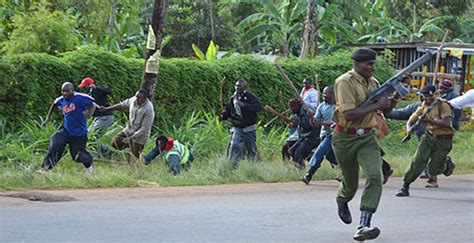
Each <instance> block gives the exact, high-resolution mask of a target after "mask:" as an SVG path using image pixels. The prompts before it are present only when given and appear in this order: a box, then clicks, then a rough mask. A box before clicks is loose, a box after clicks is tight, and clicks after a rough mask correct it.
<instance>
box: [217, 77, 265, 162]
mask: <svg viewBox="0 0 474 243" xmlns="http://www.w3.org/2000/svg"><path fill="white" fill-rule="evenodd" d="M261 109H262V105H261V104H260V102H259V101H258V99H257V98H256V97H255V96H254V95H253V94H252V93H250V92H249V91H248V90H247V81H245V80H243V79H240V80H238V81H237V82H235V93H234V95H233V96H232V97H231V98H230V99H229V103H228V104H227V105H226V107H225V110H224V111H223V112H222V113H221V115H220V116H219V120H227V119H229V118H230V119H231V122H232V126H233V128H232V130H231V131H232V138H231V142H230V161H229V163H230V166H231V167H232V168H234V169H236V168H238V167H239V162H240V159H241V157H242V155H243V154H244V151H245V152H246V154H247V156H248V158H249V159H250V160H255V159H256V158H257V157H258V151H257V145H256V141H257V134H256V131H257V118H258V112H259V111H260V110H261Z"/></svg>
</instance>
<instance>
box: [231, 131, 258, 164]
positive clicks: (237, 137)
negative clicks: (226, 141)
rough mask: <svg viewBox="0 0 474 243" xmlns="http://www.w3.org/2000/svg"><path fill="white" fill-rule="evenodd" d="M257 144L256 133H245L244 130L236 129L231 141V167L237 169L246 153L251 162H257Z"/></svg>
mask: <svg viewBox="0 0 474 243" xmlns="http://www.w3.org/2000/svg"><path fill="white" fill-rule="evenodd" d="M256 142H257V133H256V131H248V132H244V131H243V129H242V128H239V127H234V128H233V132H232V138H231V141H230V161H229V164H230V166H231V167H232V168H234V169H237V168H238V167H239V162H240V159H241V158H242V156H243V155H244V152H246V155H247V158H248V159H249V160H256V159H257V153H258V152H257V145H256Z"/></svg>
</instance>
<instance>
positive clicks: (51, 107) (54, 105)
mask: <svg viewBox="0 0 474 243" xmlns="http://www.w3.org/2000/svg"><path fill="white" fill-rule="evenodd" d="M54 107H56V104H55V103H54V102H53V103H51V106H50V107H49V111H48V114H47V115H46V118H45V119H44V121H43V123H41V126H42V127H43V126H45V125H46V124H47V123H48V122H49V121H50V120H51V114H52V113H53V109H54Z"/></svg>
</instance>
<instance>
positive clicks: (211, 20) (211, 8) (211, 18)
mask: <svg viewBox="0 0 474 243" xmlns="http://www.w3.org/2000/svg"><path fill="white" fill-rule="evenodd" d="M206 5H207V8H208V11H209V24H210V26H211V40H213V41H216V36H215V31H214V6H213V3H212V0H207V4H206Z"/></svg>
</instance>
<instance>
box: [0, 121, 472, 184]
mask: <svg viewBox="0 0 474 243" xmlns="http://www.w3.org/2000/svg"><path fill="white" fill-rule="evenodd" d="M186 117H187V118H186V120H185V121H184V122H183V123H182V124H179V125H174V126H173V125H167V126H165V128H154V131H156V132H155V135H154V136H153V138H154V137H156V136H157V135H158V134H166V135H170V136H173V137H174V138H176V139H178V140H179V141H181V142H184V143H186V144H188V145H189V146H190V147H191V148H192V150H193V152H194V154H195V157H196V160H195V161H194V163H193V166H192V168H191V169H190V170H189V171H187V172H182V173H181V174H180V175H178V176H171V175H170V174H169V173H168V169H167V167H166V165H165V164H164V161H163V160H161V159H155V161H154V162H153V163H152V164H151V165H149V166H146V167H145V166H135V167H130V166H129V165H128V164H127V162H126V152H124V151H114V155H113V157H112V159H97V160H96V161H95V164H94V167H95V171H94V173H93V174H87V173H86V172H85V171H84V168H83V166H82V164H78V163H75V162H73V161H72V160H71V158H70V156H69V154H68V153H66V154H65V156H64V157H63V158H62V159H61V161H60V162H59V164H58V165H57V166H56V167H55V168H54V169H53V170H52V171H50V172H49V173H47V174H46V175H40V174H37V173H35V171H36V170H37V169H38V168H39V166H40V165H41V162H42V160H43V157H44V156H45V155H46V153H47V148H48V144H49V137H50V136H51V135H52V134H53V133H54V132H55V131H56V129H57V127H58V126H59V124H49V125H48V126H46V127H44V128H40V127H39V126H38V122H34V121H33V122H28V123H24V124H23V128H22V129H20V130H17V131H14V132H8V131H6V130H5V126H4V125H2V124H0V190H1V191H6V190H21V189H29V188H98V187H103V188H104V187H135V186H139V181H150V182H156V183H158V184H160V185H162V186H184V185H211V184H231V183H255V182H286V181H297V180H299V178H300V177H301V176H302V175H303V174H304V171H296V170H295V169H293V167H292V166H291V165H290V164H288V163H285V162H283V161H282V160H281V153H280V149H281V145H282V144H283V143H284V141H285V139H286V137H287V133H286V129H283V128H271V129H267V130H264V129H263V128H262V127H259V129H258V130H257V141H258V142H257V147H258V149H259V151H260V153H261V157H262V161H260V162H258V163H253V162H249V161H242V163H241V167H240V168H239V169H238V170H230V169H229V168H228V166H227V159H226V156H225V153H226V148H227V144H228V141H229V132H228V129H229V124H228V123H224V124H223V123H220V122H219V121H218V120H217V118H216V117H215V116H214V115H209V114H205V113H195V114H190V115H189V116H186ZM389 125H390V127H391V129H392V132H391V134H389V135H388V136H387V137H386V138H385V139H384V140H383V141H382V143H381V146H382V147H383V149H384V150H385V152H386V155H385V158H386V160H387V161H389V162H390V164H391V165H392V167H393V168H394V170H395V175H396V176H401V175H402V173H403V171H404V170H405V169H406V168H407V167H408V165H409V163H410V161H411V157H412V155H413V154H414V152H415V150H416V147H417V141H416V139H412V140H411V141H409V142H408V143H407V144H402V143H401V142H400V141H401V138H402V137H403V135H404V133H403V130H402V129H403V127H404V123H403V122H396V121H390V123H389ZM121 129H122V127H120V126H119V125H118V124H114V126H113V127H112V128H111V129H109V131H108V132H107V133H106V134H105V135H104V136H103V137H102V138H101V141H100V142H102V143H106V144H108V143H109V142H110V139H111V138H112V137H113V136H114V135H115V134H116V133H118V132H119V131H120V130H121ZM463 129H464V131H460V132H458V133H457V134H456V138H455V141H454V146H453V150H452V152H451V153H450V155H451V157H452V158H453V159H454V161H455V162H456V164H457V167H456V171H455V174H461V173H473V172H474V164H473V163H472V161H473V158H472V157H473V156H474V153H473V152H474V149H473V144H474V136H473V129H472V126H463ZM153 140H154V139H152V140H151V141H153ZM151 141H150V142H149V143H148V144H147V146H146V148H145V150H144V151H145V152H147V151H149V150H150V149H151V147H152V146H153V143H152V142H151ZM95 145H96V143H95V142H94V141H90V142H89V144H88V146H89V151H91V152H92V153H93V154H96V152H95V150H94V147H95ZM337 174H338V170H337V169H333V168H331V166H329V163H327V162H324V163H323V166H322V168H321V169H319V170H318V172H317V173H316V175H315V178H314V179H315V180H325V179H333V178H335V177H336V175H337Z"/></svg>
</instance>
